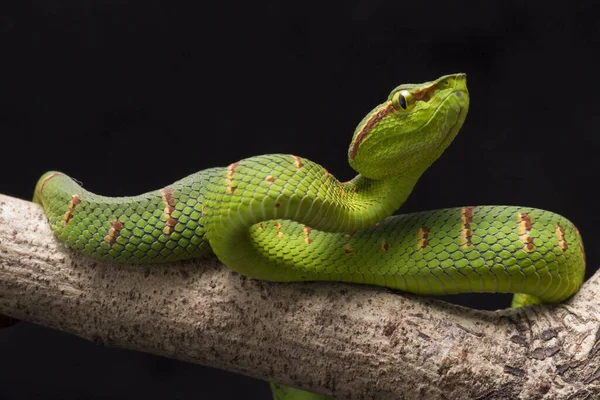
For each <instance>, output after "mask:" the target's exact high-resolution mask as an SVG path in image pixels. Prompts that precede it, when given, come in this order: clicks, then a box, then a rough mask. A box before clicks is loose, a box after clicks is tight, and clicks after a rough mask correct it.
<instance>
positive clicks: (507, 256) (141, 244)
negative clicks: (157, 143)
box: [34, 74, 585, 399]
mask: <svg viewBox="0 0 600 400" xmlns="http://www.w3.org/2000/svg"><path fill="white" fill-rule="evenodd" d="M468 108H469V92H468V90H467V85H466V76H465V75H464V74H454V75H447V76H443V77H441V78H439V79H437V80H435V81H431V82H425V83H421V84H404V85H400V86H398V87H396V88H395V89H394V90H392V92H391V93H390V95H389V96H388V98H387V99H386V100H385V102H383V103H382V104H380V105H378V106H377V107H375V108H374V109H373V110H372V111H371V112H370V113H368V114H367V115H366V116H365V117H364V118H363V120H362V121H361V122H360V123H359V124H358V126H357V128H356V130H355V133H354V136H353V138H352V142H351V144H350V148H349V151H348V160H349V162H350V165H351V167H352V168H353V169H354V170H356V171H357V172H358V175H357V176H356V177H355V178H354V179H352V180H350V181H348V182H340V181H338V180H337V179H336V178H335V177H334V176H333V175H332V174H331V173H329V172H328V171H327V170H326V169H325V168H323V167H322V166H320V165H319V164H316V163H314V162H312V161H309V160H307V159H305V158H302V157H298V156H294V155H286V154H270V155H261V156H256V157H251V158H247V159H243V160H241V161H238V162H234V163H232V164H230V165H229V166H228V167H221V168H211V169H206V170H203V171H200V172H197V173H195V174H193V175H190V176H188V177H186V178H184V179H182V180H180V181H177V182H175V183H173V184H172V185H170V186H168V187H165V188H163V189H160V190H156V191H152V192H149V193H145V194H142V195H139V196H134V197H118V198H111V197H103V196H98V195H96V194H93V193H90V192H88V191H86V190H84V189H83V188H82V187H81V186H80V185H79V184H78V183H76V182H75V181H74V180H73V179H71V178H69V177H68V176H66V175H64V174H62V173H60V172H48V173H46V174H44V175H43V176H42V177H41V178H40V180H39V181H38V183H37V186H36V189H35V194H34V201H35V202H37V203H40V204H42V205H43V207H44V209H45V212H46V214H47V216H48V220H49V222H50V225H51V226H52V229H53V231H54V232H55V234H56V236H57V237H58V238H59V239H60V240H61V241H64V242H65V243H66V244H67V245H68V246H69V247H71V248H73V249H76V250H78V251H81V252H83V253H85V254H87V255H89V256H92V257H96V258H99V259H103V260H109V261H115V262H126V263H156V262H164V261H174V260H181V259H187V258H192V257H203V256H208V255H211V254H215V255H216V256H217V257H218V258H219V260H221V261H222V262H223V263H224V264H225V265H227V266H228V267H229V268H231V269H232V270H234V271H236V272H238V273H240V274H242V275H245V276H248V277H251V278H256V279H262V280H267V281H279V282H290V281H316V280H321V281H340V282H351V283H360V284H370V285H378V286H385V287H388V288H392V289H398V290H401V291H404V292H410V293H416V294H423V295H438V294H453V293H465V292H490V293H495V292H504V293H506V292H510V293H518V295H515V298H514V300H513V306H519V305H523V304H535V303H540V302H559V301H562V300H565V299H567V298H568V297H570V296H571V295H573V294H574V293H575V292H576V291H577V290H578V289H579V287H580V285H581V283H582V281H583V277H584V272H585V256H584V251H583V244H582V241H581V238H580V235H579V232H578V231H577V229H576V228H575V227H574V226H573V224H572V223H570V222H569V221H568V220H567V219H565V218H564V217H562V216H560V215H557V214H555V213H552V212H549V211H543V210H538V209H533V208H527V207H513V206H469V207H461V208H450V209H442V210H435V211H426V212H419V213H415V214H408V215H399V216H394V217H389V216H390V215H391V214H392V213H393V212H394V211H395V210H397V209H398V208H399V207H400V206H401V205H402V204H403V203H404V201H405V200H406V199H407V197H408V196H409V194H410V192H411V191H412V189H413V187H414V186H415V184H416V183H417V180H418V179H419V177H420V176H421V175H422V174H423V172H424V171H425V170H426V169H427V168H428V167H429V166H430V165H431V164H432V163H433V162H434V161H435V160H436V159H437V158H438V157H439V156H440V155H441V154H442V153H443V151H444V150H445V149H446V148H447V147H448V146H449V145H450V143H451V142H452V140H453V139H454V137H455V136H456V135H457V133H458V131H459V129H460V128H461V126H462V125H463V122H464V121H465V118H466V115H467V111H468ZM272 388H273V392H274V396H275V398H276V399H283V398H288V399H290V398H309V396H310V395H309V394H308V393H306V392H301V391H295V393H292V392H294V389H291V388H286V387H283V386H280V385H276V384H272ZM302 396H304V397H302Z"/></svg>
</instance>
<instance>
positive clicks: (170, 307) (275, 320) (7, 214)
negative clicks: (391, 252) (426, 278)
mask: <svg viewBox="0 0 600 400" xmlns="http://www.w3.org/2000/svg"><path fill="white" fill-rule="evenodd" d="M598 299H600V274H599V273H596V275H594V276H593V277H592V279H590V280H589V281H588V282H586V283H585V285H584V286H583V288H582V289H581V291H580V292H579V293H578V294H577V295H576V296H575V297H574V298H572V299H571V300H570V301H568V302H566V303H564V304H560V305H551V306H536V307H526V308H522V309H517V310H511V309H507V310H502V311H497V312H485V311H476V310H470V309H466V308H462V307H459V306H454V305H450V304H446V303H443V302H440V301H437V300H435V299H430V298H421V297H417V296H410V295H401V294H397V293H392V292H391V291H389V290H386V289H381V288H374V287H367V286H358V285H345V284H332V283H298V284H279V283H267V282H260V281H257V280H253V279H249V278H245V277H242V276H240V275H238V274H236V273H233V272H231V271H230V270H228V269H227V268H226V267H224V266H223V265H222V264H220V263H219V262H218V261H216V260H195V261H194V260H192V261H187V262H180V263H170V264H156V265H149V266H135V265H120V264H111V263H104V262H99V261H96V260H92V259H89V258H86V257H84V256H81V255H79V254H76V253H74V252H72V251H71V250H69V249H67V248H66V247H64V245H62V244H61V243H60V242H58V241H57V240H56V239H55V237H54V236H53V235H52V233H51V231H50V228H49V226H48V224H47V223H46V219H45V217H44V214H43V211H42V209H41V208H40V207H39V206H37V205H35V204H33V203H30V202H26V201H22V200H18V199H14V198H10V197H7V196H2V195H0V313H2V314H6V315H8V316H10V317H13V318H17V319H20V320H25V321H30V322H33V323H37V324H40V325H44V326H47V327H51V328H55V329H59V330H61V331H65V332H69V333H72V334H74V335H77V336H81V337H84V338H86V339H88V340H91V341H93V342H95V343H100V344H104V345H106V346H118V347H125V348H129V349H135V350H139V351H144V352H149V353H153V354H159V355H162V356H167V357H172V358H176V359H179V360H185V361H189V362H194V363H199V364H203V365H208V366H213V367H216V368H222V369H225V370H228V371H234V372H238V373H242V374H245V375H249V376H252V377H255V378H260V379H265V380H275V381H278V382H281V383H283V384H287V385H291V386H295V387H300V388H304V389H307V390H311V391H315V392H320V393H324V394H330V395H333V396H335V397H336V398H339V399H346V398H347V399H405V398H406V399H509V398H510V399H513V398H523V399H592V398H600V322H599V319H600V310H599V307H598Z"/></svg>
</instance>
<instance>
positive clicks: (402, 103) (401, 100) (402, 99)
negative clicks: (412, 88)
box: [398, 94, 406, 110]
mask: <svg viewBox="0 0 600 400" xmlns="http://www.w3.org/2000/svg"><path fill="white" fill-rule="evenodd" d="M398 104H400V107H402V108H403V109H404V110H406V98H405V97H404V96H402V95H401V94H400V95H398Z"/></svg>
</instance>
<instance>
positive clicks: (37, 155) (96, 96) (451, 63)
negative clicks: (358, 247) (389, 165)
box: [0, 0, 600, 399]
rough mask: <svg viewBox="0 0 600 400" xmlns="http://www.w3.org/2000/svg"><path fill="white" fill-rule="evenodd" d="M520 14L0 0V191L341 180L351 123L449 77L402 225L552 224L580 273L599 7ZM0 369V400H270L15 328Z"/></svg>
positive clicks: (484, 5) (589, 245) (588, 216)
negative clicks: (453, 119) (436, 131)
mask: <svg viewBox="0 0 600 400" xmlns="http://www.w3.org/2000/svg"><path fill="white" fill-rule="evenodd" d="M521 3H522V2H520V1H504V2H502V3H499V2H498V3H496V2H489V4H488V2H481V3H476V2H473V3H472V4H466V3H465V4H461V3H458V2H448V1H443V2H441V1H439V2H438V1H428V2H426V1H421V2H402V1H385V2H384V1H366V2H357V1H346V2H344V3H340V4H335V5H334V4H333V3H327V2H323V3H322V4H314V5H309V4H308V3H305V2H282V3H281V4H280V3H278V2H236V3H226V2H220V3H218V5H215V4H213V5H211V6H206V7H205V8H201V7H199V6H193V7H191V6H189V4H192V2H189V4H188V6H187V7H186V6H179V5H177V6H176V5H174V4H169V5H166V4H167V3H166V2H165V4H160V3H158V2H156V1H149V0H148V1H130V2H121V1H119V2H117V1H104V2H100V1H81V0H78V1H73V0H72V1H50V0H46V1H34V2H3V3H2V6H1V7H0V29H1V38H2V45H1V47H0V49H1V51H2V54H1V60H0V65H1V66H2V81H1V88H0V101H1V108H0V129H1V131H0V135H1V141H0V149H2V152H1V154H2V161H3V163H2V165H3V169H4V173H3V174H2V178H0V193H4V194H7V195H11V196H16V197H20V198H24V199H29V198H30V197H31V195H32V191H33V187H34V185H35V182H36V180H37V178H38V177H39V176H40V175H41V174H42V173H43V172H45V171H46V170H50V169H56V170H60V171H63V172H66V173H68V174H69V175H72V176H74V177H76V178H77V179H79V180H81V181H83V182H84V184H85V186H86V188H88V189H89V190H92V191H95V192H98V193H102V194H106V195H130V194H137V193H141V192H143V191H147V190H152V189H156V188H159V187H162V186H165V185H167V184H169V183H171V182H173V181H175V180H176V179H179V178H181V177H183V176H185V175H187V174H190V173H192V172H195V171H197V170H200V169H204V168H207V167H212V166H218V165H228V164H229V163H231V162H234V161H237V160H239V159H241V158H244V157H249V156H252V155H257V154H263V153H293V154H297V155H300V156H302V157H307V158H309V159H311V160H314V161H317V162H319V163H321V164H322V165H323V166H325V167H326V168H327V169H328V170H329V171H331V172H332V173H334V174H335V175H336V176H337V177H338V178H340V179H342V180H346V179H348V178H350V177H352V170H351V169H350V168H349V167H348V165H347V146H348V144H349V141H350V138H351V135H352V133H353V130H354V127H355V125H356V124H357V123H358V122H359V121H360V119H361V118H362V116H363V115H364V114H365V113H366V112H367V111H369V110H370V109H371V108H372V107H373V106H374V105H376V104H378V103H380V102H381V101H383V100H384V99H385V97H386V96H387V94H388V92H389V91H390V90H391V89H392V88H393V87H394V86H396V85H397V84H399V83H403V82H411V81H412V82H420V81H425V80H431V79H434V78H436V77H438V76H439V75H442V74H447V73H452V72H466V73H467V74H468V83H469V90H470V93H471V108H470V112H469V116H468V118H467V121H466V123H465V126H464V128H463V130H462V131H461V133H460V134H459V136H458V137H457V139H456V140H455V142H454V144H453V145H452V146H451V147H450V148H449V149H448V150H447V152H446V153H445V154H444V155H443V157H442V158H441V159H440V160H439V161H438V162H437V163H436V164H434V166H433V167H432V168H431V169H430V170H429V171H428V172H426V174H425V175H424V176H423V177H422V179H421V181H420V183H419V184H418V185H417V188H416V190H415V192H414V193H413V194H412V196H411V197H410V199H409V201H408V202H407V203H406V204H405V205H404V207H403V209H402V212H410V211H417V210H427V209H435V208H443V207H451V206H463V205H477V204H513V205H526V206H533V207H539V208H544V209H549V210H553V211H555V212H558V213H561V214H563V215H565V216H566V217H568V218H569V219H571V220H572V221H573V222H574V223H575V224H576V225H577V226H578V227H579V229H580V231H581V233H582V235H583V238H584V242H585V245H586V251H587V254H588V276H589V275H590V274H591V273H592V272H593V271H594V270H595V269H596V266H597V265H598V261H599V257H600V254H599V252H598V249H597V246H596V243H597V242H598V239H599V235H600V233H599V232H600V230H599V229H598V225H599V224H600V218H599V217H598V211H597V207H596V204H597V195H596V193H595V192H596V190H597V183H598V178H599V177H600V168H598V160H597V155H598V152H599V151H600V138H599V137H598V126H600V120H599V117H598V115H599V113H598V111H597V107H598V101H597V100H596V99H597V92H598V89H599V88H598V83H599V82H598V75H597V70H598V63H597V62H596V61H595V60H596V58H597V56H598V54H599V52H598V50H599V46H598V44H599V39H600V35H599V28H598V22H597V21H598V15H599V10H598V8H597V7H595V6H593V5H592V2H589V3H585V2H575V1H571V2H560V3H558V4H561V7H558V6H549V5H544V6H540V7H537V6H533V5H532V3H531V2H530V3H529V5H523V4H521ZM194 4H196V3H194ZM198 4H199V3H198ZM342 4H343V5H342ZM540 4H544V3H540ZM450 300H452V299H450ZM459 301H460V302H461V303H462V304H465V305H470V306H473V307H483V308H491V309H493V308H500V307H505V306H507V305H508V298H507V297H503V296H481V295H477V296H466V297H462V298H461V299H460V300H459ZM0 354H2V357H1V361H0V369H1V372H0V398H1V399H30V398H44V399H59V398H60V399H106V398H114V399H129V398H147V399H150V398H170V399H175V398H176V399H212V398H225V399H226V398H233V397H234V396H245V398H248V399H251V398H252V399H253V398H257V399H258V398H262V399H265V398H268V396H269V392H268V388H267V385H266V384H265V383H263V382H261V381H257V380H253V379H250V378H245V377H240V376H237V375H234V374H228V373H225V372H221V371H217V370H214V369H210V368H204V367H201V366H197V365H192V364H188V363H183V362H178V361H173V360H168V359H164V358H160V357H155V356H150V355H146V354H141V353H135V352H132V351H127V350H120V349H107V348H103V347H99V346H96V345H94V344H91V343H88V342H86V341H84V340H83V339H79V338H76V337H73V336H70V335H67V334H64V333H61V332H57V331H53V330H49V329H45V328H41V327H38V326H35V325H32V324H28V323H21V324H18V325H16V326H14V327H12V328H7V329H4V330H2V331H0Z"/></svg>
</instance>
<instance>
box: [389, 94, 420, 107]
mask: <svg viewBox="0 0 600 400" xmlns="http://www.w3.org/2000/svg"><path fill="white" fill-rule="evenodd" d="M392 105H393V106H394V108H395V109H396V110H399V111H410V110H412V108H413V107H414V106H415V101H414V99H413V95H412V93H411V92H409V91H408V90H400V91H399V92H396V93H394V96H392Z"/></svg>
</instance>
